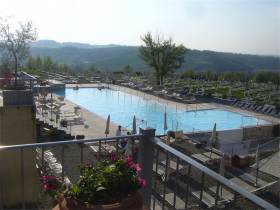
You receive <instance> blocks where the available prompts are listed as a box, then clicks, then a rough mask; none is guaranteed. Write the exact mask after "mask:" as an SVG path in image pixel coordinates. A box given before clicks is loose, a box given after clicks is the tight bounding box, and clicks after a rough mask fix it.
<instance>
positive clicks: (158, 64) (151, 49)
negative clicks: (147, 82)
mask: <svg viewBox="0 0 280 210" xmlns="http://www.w3.org/2000/svg"><path fill="white" fill-rule="evenodd" d="M141 39H142V41H143V42H144V44H145V45H144V46H141V47H140V49H139V52H140V58H142V60H143V61H144V62H145V63H147V64H148V65H149V66H150V67H152V68H153V69H154V70H155V75H156V80H157V84H159V85H162V84H163V78H164V77H165V76H166V75H167V74H168V73H170V72H174V70H176V69H178V68H180V67H181V66H182V63H183V62H184V55H185V53H186V51H187V49H186V48H185V47H184V46H183V45H178V46H176V45H175V44H174V43H173V41H172V39H171V38H170V39H168V40H164V39H163V38H161V37H160V36H159V35H157V37H156V38H155V39H153V37H152V35H151V33H147V34H146V35H144V37H141Z"/></svg>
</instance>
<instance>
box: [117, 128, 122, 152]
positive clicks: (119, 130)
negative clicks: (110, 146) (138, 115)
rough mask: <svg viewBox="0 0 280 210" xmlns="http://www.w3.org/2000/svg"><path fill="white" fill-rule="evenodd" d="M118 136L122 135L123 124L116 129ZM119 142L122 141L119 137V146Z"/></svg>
mask: <svg viewBox="0 0 280 210" xmlns="http://www.w3.org/2000/svg"><path fill="white" fill-rule="evenodd" d="M118 136H122V126H121V125H119V126H118V129H117V131H116V137H118ZM119 143H120V139H119V138H117V147H118V146H119Z"/></svg>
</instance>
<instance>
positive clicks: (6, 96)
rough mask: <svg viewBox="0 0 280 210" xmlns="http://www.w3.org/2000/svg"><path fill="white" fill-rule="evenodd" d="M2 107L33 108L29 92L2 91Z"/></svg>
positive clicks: (30, 92)
mask: <svg viewBox="0 0 280 210" xmlns="http://www.w3.org/2000/svg"><path fill="white" fill-rule="evenodd" d="M2 95H3V106H4V107H5V106H33V93H32V91H31V90H3V93H2Z"/></svg>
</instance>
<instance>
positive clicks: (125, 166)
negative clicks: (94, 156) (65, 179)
mask: <svg viewBox="0 0 280 210" xmlns="http://www.w3.org/2000/svg"><path fill="white" fill-rule="evenodd" d="M139 172H140V167H139V165H138V164H135V163H133V162H132V158H131V157H127V158H112V160H105V161H103V162H102V163H101V164H99V165H97V166H96V167H94V166H92V165H91V164H87V165H84V166H82V167H81V168H80V174H81V175H80V179H79V180H78V182H77V183H75V184H73V185H71V187H70V188H69V189H68V191H67V192H66V196H67V197H72V198H75V199H78V200H79V201H81V202H83V203H90V204H108V203H113V202H116V201H119V200H121V199H122V198H123V197H125V196H127V195H128V194H130V193H133V192H135V191H136V190H138V189H140V188H141V187H142V186H144V185H145V183H144V180H143V179H141V178H140V177H139Z"/></svg>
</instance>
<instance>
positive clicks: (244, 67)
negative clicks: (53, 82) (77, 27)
mask: <svg viewBox="0 0 280 210" xmlns="http://www.w3.org/2000/svg"><path fill="white" fill-rule="evenodd" d="M31 54H32V55H33V56H37V55H40V56H50V57H51V58H52V59H53V60H55V61H56V62H58V63H66V64H68V65H70V66H72V67H80V68H83V67H85V66H87V65H89V64H91V63H93V64H94V65H95V66H96V67H97V68H99V69H108V70H112V71H114V70H120V69H122V68H123V67H124V66H125V65H126V64H129V65H131V66H132V67H133V69H134V70H137V71H143V70H145V69H148V68H149V67H147V66H146V65H145V64H144V63H143V61H142V60H141V59H140V58H139V56H138V54H139V53H138V47H135V46H121V45H113V44H112V45H90V44H82V43H71V42H64V43H58V42H55V41H52V40H41V41H37V42H35V43H33V45H32V47H31ZM186 69H192V70H194V71H207V70H213V71H258V70H270V71H278V70H280V57H276V56H260V55H247V54H235V53H224V52H214V51H200V50H189V51H188V53H187V54H186V57H185V63H184V66H183V67H182V68H181V69H180V70H179V71H182V70H186Z"/></svg>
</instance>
